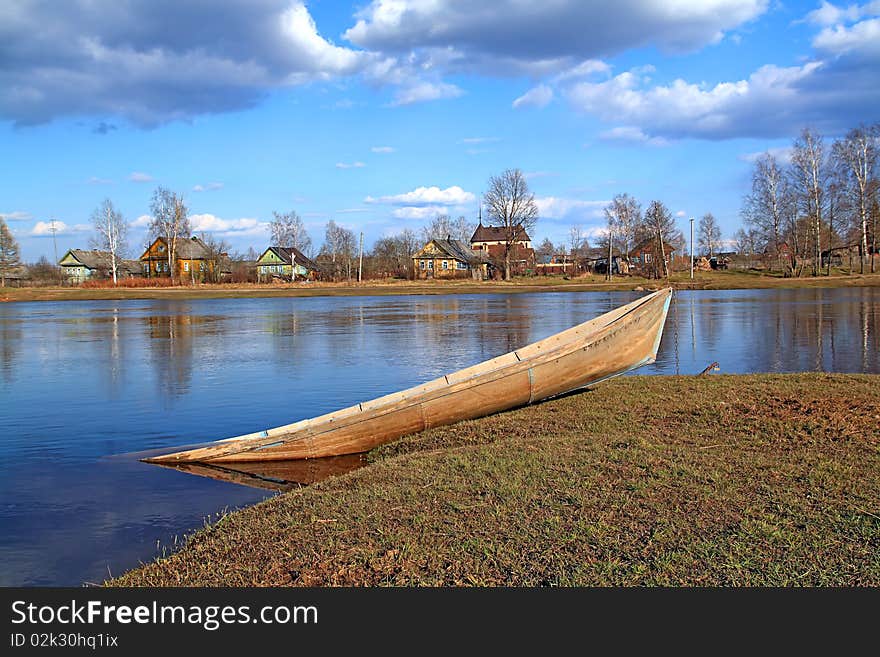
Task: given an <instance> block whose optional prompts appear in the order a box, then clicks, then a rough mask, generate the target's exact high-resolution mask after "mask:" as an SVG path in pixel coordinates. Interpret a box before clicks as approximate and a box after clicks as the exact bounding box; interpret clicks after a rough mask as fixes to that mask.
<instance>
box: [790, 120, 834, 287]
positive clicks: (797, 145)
mask: <svg viewBox="0 0 880 657" xmlns="http://www.w3.org/2000/svg"><path fill="white" fill-rule="evenodd" d="M791 164H792V174H793V177H794V181H795V188H796V189H797V191H798V199H799V200H800V202H801V207H802V209H803V212H804V216H806V217H807V218H808V219H809V221H810V232H811V233H812V238H813V245H812V246H813V249H812V257H813V276H818V275H819V268H820V267H821V264H822V211H823V205H824V203H825V199H824V191H825V189H824V188H825V175H826V170H825V146H824V144H823V142H822V136H821V135H817V134H816V133H814V132H813V131H812V130H810V129H809V128H804V130H803V132H801V136H800V137H798V138H797V139H796V140H795V142H794V149H793V151H792V156H791Z"/></svg>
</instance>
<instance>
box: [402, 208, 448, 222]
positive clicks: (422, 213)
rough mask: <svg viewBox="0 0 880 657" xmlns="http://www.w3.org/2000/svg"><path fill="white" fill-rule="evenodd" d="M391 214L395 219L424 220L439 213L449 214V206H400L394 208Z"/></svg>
mask: <svg viewBox="0 0 880 657" xmlns="http://www.w3.org/2000/svg"><path fill="white" fill-rule="evenodd" d="M391 214H392V215H393V216H394V217H396V218H397V219H416V220H419V221H424V220H425V219H433V218H434V217H436V216H438V215H441V214H449V208H446V207H444V206H442V205H425V206H418V207H416V206H404V207H402V208H394V210H392V212H391Z"/></svg>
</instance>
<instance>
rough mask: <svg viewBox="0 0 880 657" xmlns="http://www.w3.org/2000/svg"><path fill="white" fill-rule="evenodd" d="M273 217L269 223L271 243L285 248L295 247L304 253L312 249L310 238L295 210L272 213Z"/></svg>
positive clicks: (308, 252)
mask: <svg viewBox="0 0 880 657" xmlns="http://www.w3.org/2000/svg"><path fill="white" fill-rule="evenodd" d="M272 214H273V216H274V217H275V219H274V220H273V221H272V223H270V224H269V230H270V232H271V235H272V244H273V245H275V246H282V247H284V248H286V249H289V248H291V247H292V248H296V249H298V250H300V251H302V252H303V253H305V254H306V255H309V254H310V253H311V251H312V238H311V237H309V233H308V231H307V230H306V227H305V224H303V220H302V219H301V218H300V216H299V215H298V214H297V213H296V211H295V210H291V211H290V212H285V213H284V214H281V213H279V212H273V213H272Z"/></svg>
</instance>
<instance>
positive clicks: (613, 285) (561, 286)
mask: <svg viewBox="0 0 880 657" xmlns="http://www.w3.org/2000/svg"><path fill="white" fill-rule="evenodd" d="M667 285H669V286H671V287H673V288H675V289H677V290H739V289H767V288H771V289H774V288H828V287H871V286H880V273H876V274H864V275H861V274H832V275H831V276H817V277H808V276H803V277H787V278H786V277H782V276H780V275H770V274H762V273H756V272H740V271H711V272H697V273H696V274H695V276H694V278H693V279H690V277H689V275H688V272H678V273H675V274H673V275H672V276H671V277H670V279H669V281H668V282H667V281H666V280H665V279H661V280H656V279H645V278H640V277H635V276H619V277H615V278H614V280H612V281H607V280H605V278H604V276H580V277H576V278H563V277H561V276H556V277H550V276H548V277H544V276H540V277H528V278H525V277H523V278H516V279H514V280H512V281H475V280H470V279H467V280H464V279H460V280H451V281H443V280H430V281H424V280H422V281H408V280H376V281H364V282H363V283H355V282H347V281H346V282H341V283H324V282H296V283H279V284H263V285H259V284H247V283H244V284H234V283H223V284H203V285H180V286H175V287H116V288H113V287H106V288H97V287H62V286H54V287H21V288H19V287H2V288H0V302H4V301H5V302H14V301H89V300H122V299H234V298H271V297H317V296H341V297H342V296H380V295H408V294H417V295H428V294H509V293H529V292H532V293H534V292H588V291H616V290H636V289H638V288H641V289H644V290H655V289H659V288H661V287H665V286H667Z"/></svg>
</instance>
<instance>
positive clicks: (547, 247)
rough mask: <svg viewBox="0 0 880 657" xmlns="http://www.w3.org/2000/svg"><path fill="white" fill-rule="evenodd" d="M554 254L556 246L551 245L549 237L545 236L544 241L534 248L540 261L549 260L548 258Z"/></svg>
mask: <svg viewBox="0 0 880 657" xmlns="http://www.w3.org/2000/svg"><path fill="white" fill-rule="evenodd" d="M555 254H556V247H555V246H553V242H551V241H550V238H549V237H545V238H544V241H543V242H541V244H540V245H539V246H538V248H537V249H535V255H536V256H538V259H539V260H540V261H541V262H550V258H552V257H553V256H554V255H555Z"/></svg>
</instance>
